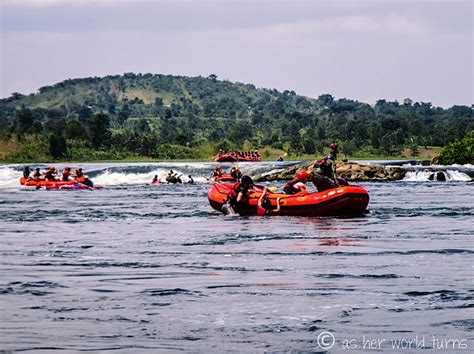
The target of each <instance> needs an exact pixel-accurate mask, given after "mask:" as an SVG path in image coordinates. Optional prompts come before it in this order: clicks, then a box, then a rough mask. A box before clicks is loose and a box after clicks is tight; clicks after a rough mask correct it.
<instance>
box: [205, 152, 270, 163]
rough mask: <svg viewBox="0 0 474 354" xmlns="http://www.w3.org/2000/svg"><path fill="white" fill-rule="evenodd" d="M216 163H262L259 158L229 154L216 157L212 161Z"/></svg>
mask: <svg viewBox="0 0 474 354" xmlns="http://www.w3.org/2000/svg"><path fill="white" fill-rule="evenodd" d="M213 160H214V161H217V162H259V161H262V159H261V158H260V157H250V156H247V157H244V156H236V155H231V154H222V155H220V156H217V157H215V158H214V159H213Z"/></svg>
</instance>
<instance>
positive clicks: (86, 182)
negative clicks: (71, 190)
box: [75, 168, 94, 188]
mask: <svg viewBox="0 0 474 354" xmlns="http://www.w3.org/2000/svg"><path fill="white" fill-rule="evenodd" d="M75 172H76V179H77V180H78V182H79V183H82V184H84V185H86V186H87V187H91V188H92V187H94V183H92V181H91V180H90V179H89V178H87V176H85V175H84V172H82V168H78V169H77V170H76V171H75Z"/></svg>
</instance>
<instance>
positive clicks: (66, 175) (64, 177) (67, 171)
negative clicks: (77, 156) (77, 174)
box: [61, 167, 71, 181]
mask: <svg viewBox="0 0 474 354" xmlns="http://www.w3.org/2000/svg"><path fill="white" fill-rule="evenodd" d="M69 177H71V167H65V168H64V170H63V174H62V178H61V180H62V181H69Z"/></svg>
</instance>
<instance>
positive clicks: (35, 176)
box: [33, 167, 41, 181]
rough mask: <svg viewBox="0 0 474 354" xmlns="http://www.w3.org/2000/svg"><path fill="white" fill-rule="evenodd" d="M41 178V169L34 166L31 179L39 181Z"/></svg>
mask: <svg viewBox="0 0 474 354" xmlns="http://www.w3.org/2000/svg"><path fill="white" fill-rule="evenodd" d="M40 178H41V171H40V169H39V167H37V168H35V172H34V173H33V179H34V180H35V181H39V180H40Z"/></svg>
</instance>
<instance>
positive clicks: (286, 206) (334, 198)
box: [208, 183, 369, 216]
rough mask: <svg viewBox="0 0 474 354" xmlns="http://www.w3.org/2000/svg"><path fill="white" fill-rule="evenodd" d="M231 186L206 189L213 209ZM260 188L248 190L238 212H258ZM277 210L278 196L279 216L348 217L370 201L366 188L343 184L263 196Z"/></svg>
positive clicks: (358, 211) (221, 201)
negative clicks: (246, 196)
mask: <svg viewBox="0 0 474 354" xmlns="http://www.w3.org/2000/svg"><path fill="white" fill-rule="evenodd" d="M231 187H232V184H228V183H221V184H220V183H216V184H214V185H213V186H212V187H211V188H210V189H209V192H208V198H209V203H210V204H211V206H212V208H214V209H215V210H217V211H221V209H222V205H223V204H224V201H225V200H226V198H227V194H228V192H229V190H230V188H231ZM261 193H262V191H261V190H260V189H251V190H249V201H248V205H247V206H246V207H245V208H244V209H243V210H241V211H240V214H241V215H257V204H258V199H259V198H260V196H261ZM266 196H267V197H268V198H269V199H270V201H271V204H272V209H276V200H277V198H279V197H280V198H281V199H280V212H279V213H278V215H293V216H351V215H363V214H364V213H365V211H366V209H367V205H368V204H369V194H368V193H367V190H365V189H364V188H362V187H358V186H344V187H338V188H333V189H328V190H326V191H324V192H314V193H306V194H293V195H288V194H273V193H267V195H266Z"/></svg>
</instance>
